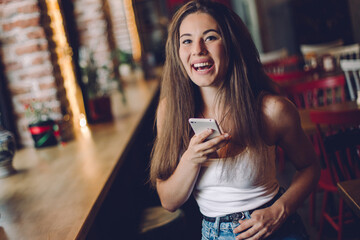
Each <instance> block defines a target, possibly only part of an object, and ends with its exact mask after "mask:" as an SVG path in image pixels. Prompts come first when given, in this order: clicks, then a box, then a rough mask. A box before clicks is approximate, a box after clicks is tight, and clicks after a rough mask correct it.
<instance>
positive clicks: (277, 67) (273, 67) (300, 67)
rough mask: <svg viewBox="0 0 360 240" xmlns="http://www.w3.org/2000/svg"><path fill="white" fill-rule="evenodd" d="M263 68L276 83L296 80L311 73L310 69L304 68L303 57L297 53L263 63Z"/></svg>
mask: <svg viewBox="0 0 360 240" xmlns="http://www.w3.org/2000/svg"><path fill="white" fill-rule="evenodd" d="M263 68H264V70H265V72H266V73H267V74H268V76H269V77H270V78H271V79H272V80H274V81H275V82H277V83H283V82H287V81H292V80H297V79H301V78H305V77H306V76H309V75H311V74H313V72H312V71H305V70H304V59H303V58H302V56H297V55H293V56H288V57H284V58H282V59H278V60H274V61H271V62H267V63H263Z"/></svg>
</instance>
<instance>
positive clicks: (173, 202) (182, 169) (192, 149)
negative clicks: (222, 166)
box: [156, 102, 229, 211]
mask: <svg viewBox="0 0 360 240" xmlns="http://www.w3.org/2000/svg"><path fill="white" fill-rule="evenodd" d="M165 112H166V110H165V104H164V102H161V103H160V105H159V108H158V112H157V131H158V136H160V132H161V129H162V126H163V122H164V121H165ZM211 133H212V130H209V131H205V132H203V133H201V134H199V135H198V136H197V135H194V136H193V137H192V139H191V140H190V144H189V147H188V149H187V150H186V151H185V152H184V154H183V155H182V156H181V158H180V161H179V164H178V166H177V167H176V169H175V171H174V173H173V174H172V175H171V176H170V177H169V178H168V179H166V180H160V179H157V181H156V188H157V192H158V195H159V198H160V201H161V205H162V206H163V207H164V208H165V209H167V210H169V211H175V210H176V209H177V208H179V207H180V206H181V205H182V204H183V203H185V202H186V201H187V199H188V198H189V196H190V194H191V193H192V191H193V188H194V185H195V183H196V180H197V177H198V174H199V172H200V168H201V164H202V163H204V162H205V161H207V159H208V155H210V154H211V153H214V152H215V151H216V150H217V149H219V148H221V147H222V146H224V145H225V142H226V140H228V139H229V136H228V135H227V134H223V135H221V136H218V137H216V138H213V139H211V140H209V141H206V142H204V141H205V139H206V138H207V137H208V136H209V135H210V134H211Z"/></svg>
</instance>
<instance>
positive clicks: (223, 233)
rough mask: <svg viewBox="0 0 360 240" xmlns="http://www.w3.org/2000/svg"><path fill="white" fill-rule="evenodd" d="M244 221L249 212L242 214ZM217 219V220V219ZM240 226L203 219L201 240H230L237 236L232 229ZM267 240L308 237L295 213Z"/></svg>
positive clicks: (300, 239)
mask: <svg viewBox="0 0 360 240" xmlns="http://www.w3.org/2000/svg"><path fill="white" fill-rule="evenodd" d="M244 214H245V219H250V218H251V215H250V214H249V211H246V212H244ZM217 219H219V218H217ZM239 225H240V224H239V222H237V221H233V222H221V223H220V222H219V221H215V222H209V221H206V220H205V219H203V222H202V230H201V231H202V238H201V240H231V239H235V236H237V235H239V233H238V234H235V233H233V231H234V229H235V228H236V227H238V226H239ZM266 239H269V240H308V239H309V236H308V234H307V232H306V229H305V226H304V224H303V222H302V220H301V217H300V216H299V215H298V214H297V213H295V214H293V215H291V216H289V217H288V218H287V219H286V221H285V222H284V223H283V225H282V226H281V227H280V228H279V229H278V230H276V231H275V232H274V233H273V234H272V235H271V236H269V237H268V238H266Z"/></svg>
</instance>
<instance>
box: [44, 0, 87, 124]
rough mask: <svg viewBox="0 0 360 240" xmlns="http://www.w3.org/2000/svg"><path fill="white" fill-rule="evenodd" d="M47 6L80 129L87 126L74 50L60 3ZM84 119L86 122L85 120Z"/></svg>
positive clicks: (50, 2) (48, 1)
mask: <svg viewBox="0 0 360 240" xmlns="http://www.w3.org/2000/svg"><path fill="white" fill-rule="evenodd" d="M46 6H47V8H48V15H49V17H50V19H51V23H50V27H51V29H52V31H53V41H54V42H55V52H56V54H57V56H58V64H59V68H60V72H61V75H62V77H63V79H64V88H65V90H66V96H67V99H68V101H69V104H70V109H71V111H72V114H73V122H74V126H75V127H78V126H79V125H80V126H81V124H85V126H86V117H85V114H84V113H85V110H84V109H85V108H84V102H83V99H82V94H81V90H80V88H79V86H78V85H77V83H76V78H75V73H74V68H73V62H72V49H71V48H70V47H69V44H68V41H67V38H66V34H65V29H64V25H63V18H62V15H61V12H60V8H59V4H58V1H57V0H46ZM84 118H85V122H84V120H83V119H84Z"/></svg>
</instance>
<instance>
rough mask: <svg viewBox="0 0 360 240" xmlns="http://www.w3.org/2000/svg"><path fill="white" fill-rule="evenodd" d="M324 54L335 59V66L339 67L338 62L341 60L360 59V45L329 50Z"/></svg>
mask: <svg viewBox="0 0 360 240" xmlns="http://www.w3.org/2000/svg"><path fill="white" fill-rule="evenodd" d="M326 52H327V53H328V54H329V55H331V56H332V57H333V58H334V59H335V61H336V65H337V66H340V60H342V59H359V58H360V44H359V43H356V44H352V45H346V46H341V47H335V48H330V49H329V50H328V51H326Z"/></svg>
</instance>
